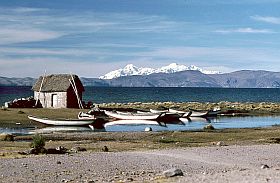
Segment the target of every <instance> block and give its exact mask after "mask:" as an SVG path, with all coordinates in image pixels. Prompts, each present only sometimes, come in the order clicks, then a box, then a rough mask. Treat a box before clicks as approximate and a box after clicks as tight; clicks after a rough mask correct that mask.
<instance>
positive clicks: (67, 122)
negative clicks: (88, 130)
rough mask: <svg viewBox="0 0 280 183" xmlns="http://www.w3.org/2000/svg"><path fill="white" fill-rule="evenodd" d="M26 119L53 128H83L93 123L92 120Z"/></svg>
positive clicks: (31, 117) (34, 117)
mask: <svg viewBox="0 0 280 183" xmlns="http://www.w3.org/2000/svg"><path fill="white" fill-rule="evenodd" d="M28 118H29V119H31V120H33V121H36V122H39V123H43V124H46V125H55V126H85V125H90V124H92V123H93V122H94V120H93V119H49V118H39V117H36V116H28Z"/></svg>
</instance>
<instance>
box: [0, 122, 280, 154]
mask: <svg viewBox="0 0 280 183" xmlns="http://www.w3.org/2000/svg"><path fill="white" fill-rule="evenodd" d="M279 136H280V127H279V126H275V127H271V128H262V129H259V128H255V129H225V130H213V131H184V132H122V133H121V132H119V133H112V132H103V133H88V132H84V133H54V134H45V135H44V137H45V138H46V148H55V147H58V146H64V147H66V148H67V149H71V148H72V147H77V146H79V147H84V148H86V149H87V150H88V151H92V152H102V148H103V147H104V146H107V147H108V148H109V151H111V152H120V151H142V150H151V149H163V148H182V147H184V148H186V147H200V146H215V145H216V143H217V142H219V141H223V142H224V144H226V145H253V144H269V143H280V138H279ZM31 140H32V136H18V137H15V141H14V142H6V141H0V147H1V150H0V157H9V158H10V157H18V152H19V151H24V150H27V149H29V145H30V142H31Z"/></svg>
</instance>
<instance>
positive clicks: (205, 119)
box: [180, 117, 211, 123]
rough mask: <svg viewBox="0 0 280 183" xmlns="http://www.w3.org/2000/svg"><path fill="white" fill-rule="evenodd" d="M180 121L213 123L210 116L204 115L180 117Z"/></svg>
mask: <svg viewBox="0 0 280 183" xmlns="http://www.w3.org/2000/svg"><path fill="white" fill-rule="evenodd" d="M180 121H182V122H184V123H188V122H205V123H211V120H210V119H208V118H202V117H189V118H180Z"/></svg>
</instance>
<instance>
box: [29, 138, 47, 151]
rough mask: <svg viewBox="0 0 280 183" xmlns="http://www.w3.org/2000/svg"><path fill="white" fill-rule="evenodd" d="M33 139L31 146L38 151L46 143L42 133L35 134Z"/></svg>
mask: <svg viewBox="0 0 280 183" xmlns="http://www.w3.org/2000/svg"><path fill="white" fill-rule="evenodd" d="M32 140H33V141H32V142H31V144H30V147H32V148H34V149H36V150H38V151H41V150H42V149H43V148H44V147H45V145H46V143H45V139H44V137H43V136H42V135H40V134H35V135H34V136H33V138H32Z"/></svg>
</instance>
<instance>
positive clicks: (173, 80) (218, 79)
mask: <svg viewBox="0 0 280 183" xmlns="http://www.w3.org/2000/svg"><path fill="white" fill-rule="evenodd" d="M80 79H81V81H82V83H83V84H84V86H98V87H225V88H280V72H271V71H263V70H257V71H255V70H240V71H235V72H231V73H223V74H205V73H202V72H201V71H199V70H183V71H177V72H168V73H164V72H158V73H156V72H154V73H150V74H145V75H128V76H120V77H116V78H113V79H100V78H83V77H81V78H80ZM35 81H36V79H35V78H30V77H27V78H7V77H0V85H1V86H32V85H33V84H34V83H35Z"/></svg>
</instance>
